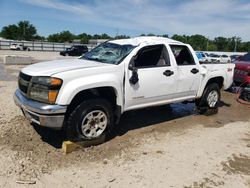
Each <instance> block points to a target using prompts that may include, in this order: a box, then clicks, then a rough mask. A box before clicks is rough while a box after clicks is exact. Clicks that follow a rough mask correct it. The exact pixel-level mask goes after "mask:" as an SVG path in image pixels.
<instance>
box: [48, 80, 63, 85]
mask: <svg viewBox="0 0 250 188" xmlns="http://www.w3.org/2000/svg"><path fill="white" fill-rule="evenodd" d="M50 84H51V85H52V86H59V85H61V84H62V80H60V79H58V78H51V82H50Z"/></svg>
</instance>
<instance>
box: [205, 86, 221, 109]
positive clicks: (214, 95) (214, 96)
mask: <svg viewBox="0 0 250 188" xmlns="http://www.w3.org/2000/svg"><path fill="white" fill-rule="evenodd" d="M218 100H219V94H218V92H217V91H216V90H212V91H211V92H210V93H209V94H208V96H207V103H208V106H209V107H210V108H213V107H215V105H216V104H217V102H218Z"/></svg>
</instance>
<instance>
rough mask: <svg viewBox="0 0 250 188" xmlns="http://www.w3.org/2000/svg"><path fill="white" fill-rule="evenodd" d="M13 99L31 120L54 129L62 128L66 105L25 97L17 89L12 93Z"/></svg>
mask: <svg viewBox="0 0 250 188" xmlns="http://www.w3.org/2000/svg"><path fill="white" fill-rule="evenodd" d="M14 101H15V103H16V105H17V106H19V107H20V108H21V110H22V112H23V114H24V116H25V117H26V118H27V119H28V120H30V121H31V122H34V123H36V124H38V125H41V126H45V127H49V128H54V129H61V128H62V126H63V122H64V117H65V113H66V110H67V106H61V105H49V104H44V103H40V102H36V101H33V100H31V99H27V98H26V97H24V96H23V95H22V94H21V91H20V90H19V89H17V90H16V92H15V94H14Z"/></svg>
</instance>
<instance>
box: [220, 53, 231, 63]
mask: <svg viewBox="0 0 250 188" xmlns="http://www.w3.org/2000/svg"><path fill="white" fill-rule="evenodd" d="M220 62H221V63H231V58H230V56H228V55H221V56H220Z"/></svg>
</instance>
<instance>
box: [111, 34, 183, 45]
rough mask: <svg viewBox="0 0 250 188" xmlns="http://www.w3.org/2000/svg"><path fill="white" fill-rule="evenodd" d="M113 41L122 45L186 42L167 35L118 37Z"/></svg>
mask: <svg viewBox="0 0 250 188" xmlns="http://www.w3.org/2000/svg"><path fill="white" fill-rule="evenodd" d="M109 42H111V43H115V44H120V45H129V44H130V45H133V46H138V45H141V44H149V45H151V44H161V43H165V44H184V43H182V42H179V41H176V40H173V39H169V38H165V37H156V36H142V37H135V38H130V39H118V40H112V41H109Z"/></svg>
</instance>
